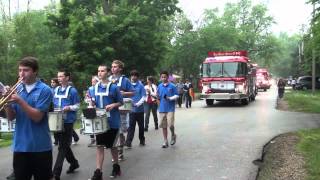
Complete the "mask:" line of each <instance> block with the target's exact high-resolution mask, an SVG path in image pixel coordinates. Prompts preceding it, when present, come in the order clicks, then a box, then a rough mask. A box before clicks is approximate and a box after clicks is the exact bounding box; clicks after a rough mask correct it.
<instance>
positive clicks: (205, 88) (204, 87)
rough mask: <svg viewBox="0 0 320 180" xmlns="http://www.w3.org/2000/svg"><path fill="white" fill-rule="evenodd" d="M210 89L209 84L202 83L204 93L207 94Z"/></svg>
mask: <svg viewBox="0 0 320 180" xmlns="http://www.w3.org/2000/svg"><path fill="white" fill-rule="evenodd" d="M209 89H210V87H209V84H202V93H203V94H205V93H207V92H208V90H209Z"/></svg>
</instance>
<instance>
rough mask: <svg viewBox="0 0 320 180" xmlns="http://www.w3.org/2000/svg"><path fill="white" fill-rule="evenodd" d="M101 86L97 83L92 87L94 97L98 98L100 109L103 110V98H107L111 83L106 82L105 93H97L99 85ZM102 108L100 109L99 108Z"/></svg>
mask: <svg viewBox="0 0 320 180" xmlns="http://www.w3.org/2000/svg"><path fill="white" fill-rule="evenodd" d="M100 84H101V82H98V83H97V84H96V85H95V87H94V94H95V96H99V101H100V103H99V104H100V107H99V108H101V109H103V96H109V88H110V85H111V82H108V84H107V88H106V91H105V92H98V89H99V85H100ZM101 106H102V107H101Z"/></svg>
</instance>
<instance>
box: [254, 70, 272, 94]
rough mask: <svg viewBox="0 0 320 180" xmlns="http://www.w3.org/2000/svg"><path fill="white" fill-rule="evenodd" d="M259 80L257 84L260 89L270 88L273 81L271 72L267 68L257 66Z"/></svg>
mask: <svg viewBox="0 0 320 180" xmlns="http://www.w3.org/2000/svg"><path fill="white" fill-rule="evenodd" d="M256 75H257V81H256V86H257V88H258V89H263V90H264V91H267V89H270V87H271V82H270V74H269V72H268V70H267V69H266V68H257V73H256Z"/></svg>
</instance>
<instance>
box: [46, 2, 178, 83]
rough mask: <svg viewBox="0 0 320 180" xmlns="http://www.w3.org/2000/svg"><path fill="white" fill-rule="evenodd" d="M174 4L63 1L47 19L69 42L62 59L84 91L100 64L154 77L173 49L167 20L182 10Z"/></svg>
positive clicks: (55, 30) (51, 27) (52, 27)
mask: <svg viewBox="0 0 320 180" xmlns="http://www.w3.org/2000/svg"><path fill="white" fill-rule="evenodd" d="M176 4H177V1H176V0H159V1H152V0H146V1H129V0H120V1H112V3H111V1H106V0H102V1H101V0H93V1H67V0H63V1H61V8H60V9H59V12H58V13H53V14H51V15H50V16H49V17H48V23H47V24H48V26H49V27H50V29H51V31H52V32H54V33H56V34H58V35H60V36H61V37H62V38H64V39H67V40H68V41H69V42H70V46H69V47H68V49H67V50H66V51H65V53H63V55H62V56H61V59H59V64H60V65H64V66H65V65H68V67H69V68H70V70H71V71H72V72H74V73H75V74H76V78H77V79H75V84H76V85H77V86H78V87H81V88H85V87H86V85H87V84H88V83H83V82H89V81H88V79H89V78H90V76H91V75H92V74H95V71H96V67H97V65H99V64H102V63H104V64H111V61H112V60H113V59H120V60H122V61H124V63H125V64H126V67H127V68H126V69H127V70H128V69H132V68H135V69H137V70H139V71H140V72H142V74H143V75H149V74H153V73H154V72H155V69H156V66H157V64H158V63H159V62H161V61H163V60H164V58H165V57H166V53H167V50H168V46H169V38H168V36H169V34H170V31H168V30H170V29H169V28H167V25H166V24H167V23H166V21H167V19H169V18H168V17H170V16H172V15H173V14H174V13H175V12H176V11H179V9H178V8H177V7H176Z"/></svg>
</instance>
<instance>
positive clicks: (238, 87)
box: [235, 84, 244, 93]
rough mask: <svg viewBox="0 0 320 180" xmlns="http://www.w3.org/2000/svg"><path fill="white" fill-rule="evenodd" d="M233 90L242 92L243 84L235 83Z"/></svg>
mask: <svg viewBox="0 0 320 180" xmlns="http://www.w3.org/2000/svg"><path fill="white" fill-rule="evenodd" d="M235 91H236V92H237V93H242V92H243V91H244V86H243V84H238V85H236V88H235Z"/></svg>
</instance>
